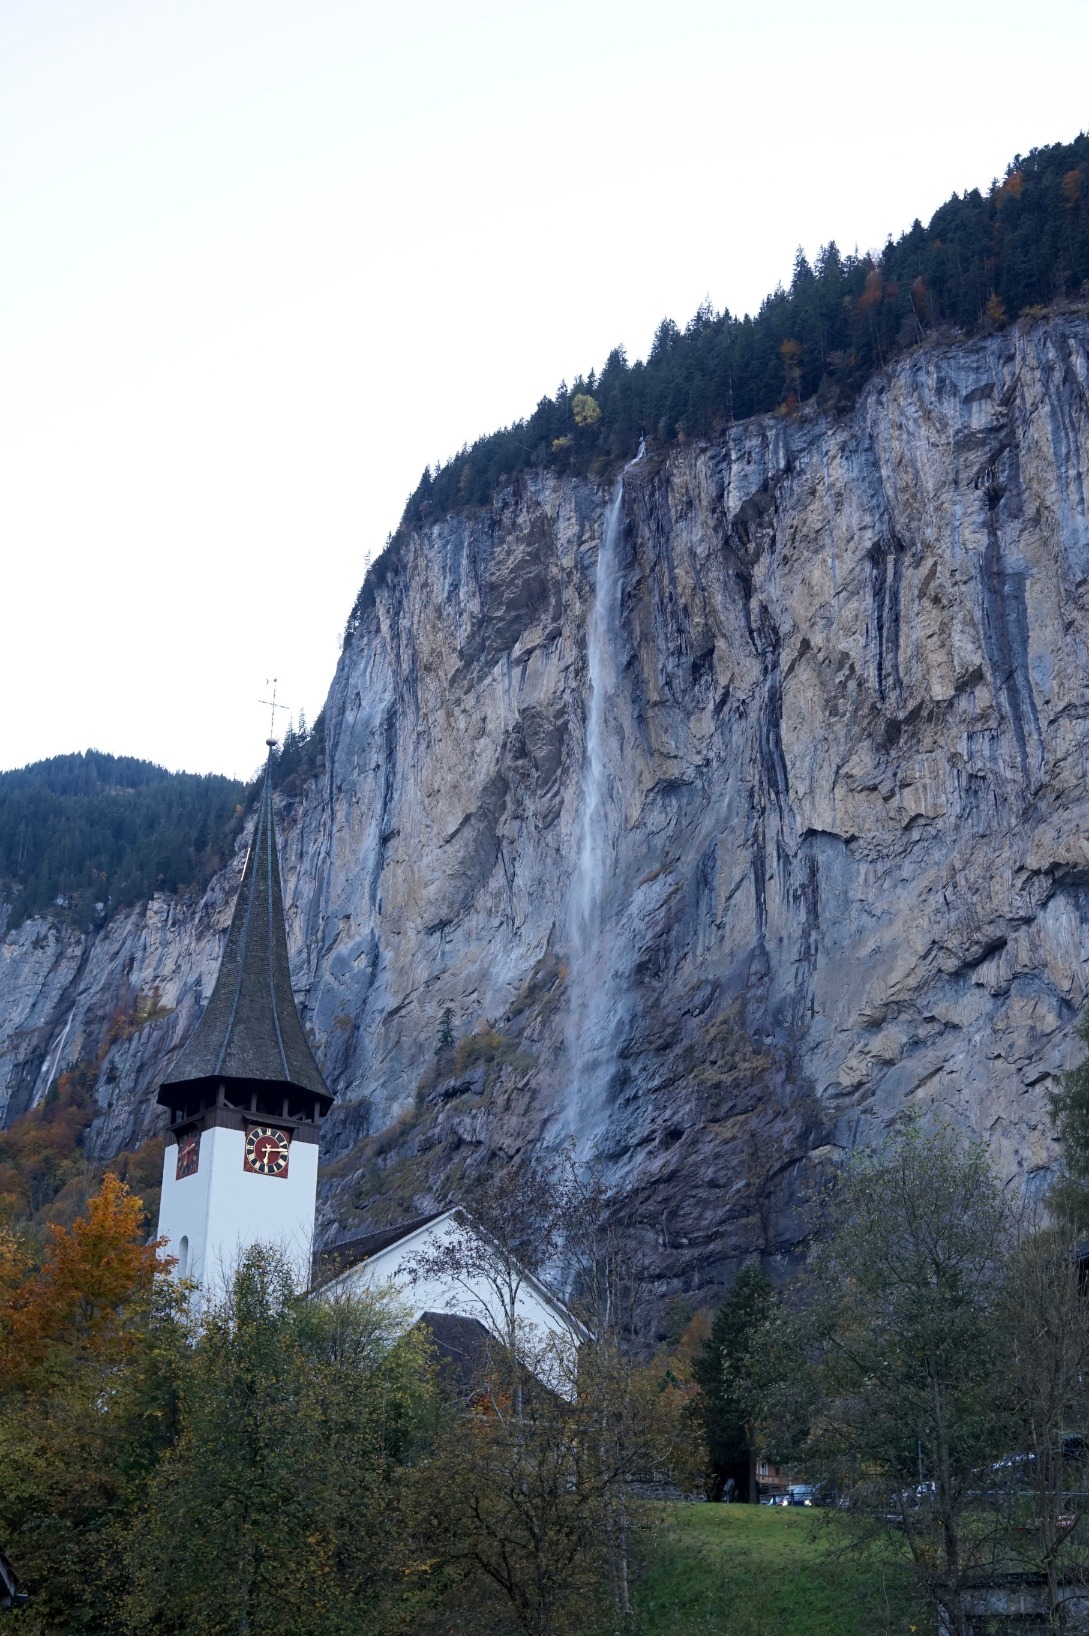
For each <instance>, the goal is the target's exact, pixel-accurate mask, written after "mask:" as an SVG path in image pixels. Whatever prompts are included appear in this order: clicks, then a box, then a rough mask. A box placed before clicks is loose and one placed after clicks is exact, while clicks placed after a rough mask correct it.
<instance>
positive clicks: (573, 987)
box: [563, 439, 646, 1139]
mask: <svg viewBox="0 0 1089 1636" xmlns="http://www.w3.org/2000/svg"><path fill="white" fill-rule="evenodd" d="M645 452H646V449H645V444H644V443H643V441H642V439H640V443H639V452H638V454H637V455H636V456H635V459H634V460H630V461H629V462H628V464H627V465H626V466H625V467H624V471H623V472H621V474H620V476H619V477H618V478H617V480H616V487H615V488H614V489H613V493H612V499H611V500H610V502H609V509H608V511H607V513H606V515H605V524H604V527H603V529H602V531H601V544H600V545H599V547H598V553H597V573H596V576H595V580H594V605H593V609H592V611H591V614H590V620H589V625H588V629H587V638H586V667H587V673H588V681H589V694H588V698H587V701H586V750H585V755H584V759H583V764H582V800H581V813H580V819H579V848H578V858H577V861H576V867H575V876H574V880H573V882H572V887H571V898H570V903H569V909H568V920H569V937H570V948H571V965H570V971H569V975H568V994H569V1004H568V1016H567V1057H568V1077H569V1083H568V1093H567V1106H566V1109H565V1117H564V1120H563V1123H564V1125H565V1126H566V1130H565V1132H564V1134H565V1135H574V1136H575V1137H576V1139H578V1137H579V1135H580V1133H581V1132H582V1131H585V1130H586V1129H587V1125H588V1124H589V1125H590V1126H592V1125H593V1123H594V1114H595V1113H597V1112H600V1103H601V1097H602V1091H603V1086H604V1082H605V1080H606V1079H607V1076H608V1073H609V1070H610V1068H611V1066H612V1061H613V1057H614V1052H615V1043H616V1032H617V1025H618V1022H619V1020H620V1013H621V1007H620V1005H619V1004H618V997H617V995H616V993H615V983H614V981H613V978H612V971H611V959H610V954H611V949H610V940H609V938H608V937H607V935H606V926H605V921H606V909H607V895H608V893H607V888H608V884H609V880H610V876H611V873H612V866H613V863H614V859H615V852H616V844H617V839H618V836H617V826H616V816H615V814H614V813H612V812H610V811H609V810H608V799H607V798H608V754H607V751H608V732H607V722H606V708H607V705H608V701H609V699H610V697H612V696H614V695H615V692H616V682H617V675H618V667H617V650H618V646H619V639H620V563H619V545H620V534H621V525H622V518H623V503H624V474H625V473H626V472H628V471H630V470H631V468H632V467H633V466H636V465H638V463H639V462H640V461H641V460H642V459H643V456H644V454H645Z"/></svg>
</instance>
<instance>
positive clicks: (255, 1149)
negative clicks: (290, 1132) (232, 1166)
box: [245, 1125, 290, 1176]
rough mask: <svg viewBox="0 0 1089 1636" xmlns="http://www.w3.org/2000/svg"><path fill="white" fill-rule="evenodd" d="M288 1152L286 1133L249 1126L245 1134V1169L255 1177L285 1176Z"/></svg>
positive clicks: (259, 1126) (263, 1127)
mask: <svg viewBox="0 0 1089 1636" xmlns="http://www.w3.org/2000/svg"><path fill="white" fill-rule="evenodd" d="M289 1151H290V1143H289V1140H288V1136H287V1132H286V1131H283V1130H274V1129H273V1127H272V1126H271V1125H251V1126H250V1127H249V1129H248V1130H247V1132H246V1161H245V1168H246V1169H247V1170H249V1171H251V1172H252V1173H253V1175H255V1176H286V1175H287V1159H288V1153H289Z"/></svg>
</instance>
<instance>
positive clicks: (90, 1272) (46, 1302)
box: [0, 1172, 173, 1387]
mask: <svg viewBox="0 0 1089 1636" xmlns="http://www.w3.org/2000/svg"><path fill="white" fill-rule="evenodd" d="M142 1219H143V1203H142V1201H141V1200H140V1199H139V1198H137V1197H136V1196H135V1195H134V1194H132V1193H130V1192H129V1190H128V1188H127V1187H126V1186H125V1184H124V1182H122V1181H120V1180H119V1179H118V1177H117V1176H115V1175H114V1174H113V1173H112V1172H107V1174H106V1175H105V1176H104V1177H103V1180H102V1186H101V1188H100V1189H99V1191H98V1192H97V1193H96V1194H95V1195H94V1196H93V1197H92V1198H91V1199H89V1200H88V1202H87V1206H86V1212H85V1214H83V1215H82V1216H80V1217H78V1218H77V1220H76V1221H75V1222H74V1223H73V1224H72V1226H71V1227H57V1226H51V1227H50V1228H49V1229H48V1232H49V1243H48V1247H47V1249H46V1252H45V1256H44V1258H43V1260H42V1264H41V1266H40V1267H38V1268H37V1269H36V1270H35V1269H33V1268H32V1265H31V1260H30V1255H29V1251H28V1250H27V1248H26V1245H25V1244H24V1243H23V1242H22V1241H21V1240H20V1239H19V1238H18V1237H17V1235H16V1234H14V1233H13V1232H11V1231H10V1229H9V1230H6V1231H5V1233H4V1235H3V1237H0V1341H2V1343H3V1345H2V1350H0V1387H2V1386H5V1385H6V1386H10V1385H13V1384H17V1383H18V1382H20V1381H26V1380H27V1379H28V1378H29V1377H30V1376H31V1375H33V1374H34V1372H35V1371H37V1370H38V1369H40V1368H41V1366H42V1365H43V1364H45V1363H46V1362H47V1361H48V1360H49V1358H50V1357H51V1356H52V1355H53V1354H54V1353H55V1352H57V1351H60V1352H62V1353H65V1354H75V1355H77V1356H78V1355H81V1354H87V1353H94V1354H96V1355H101V1354H103V1353H106V1352H113V1353H116V1352H117V1351H119V1350H124V1349H125V1347H126V1346H127V1345H128V1339H129V1334H128V1329H129V1326H128V1323H127V1317H128V1308H129V1307H130V1306H131V1305H132V1303H133V1302H135V1301H139V1300H142V1299H146V1298H147V1296H148V1295H149V1294H150V1291H151V1286H152V1280H153V1279H154V1277H155V1274H156V1273H159V1272H165V1271H166V1270H167V1269H168V1268H169V1267H171V1266H172V1265H173V1259H172V1258H169V1257H163V1256H162V1255H160V1253H159V1252H160V1250H161V1248H162V1245H163V1244H164V1243H165V1240H164V1239H156V1240H155V1241H154V1243H151V1244H146V1243H144V1242H143V1241H142Z"/></svg>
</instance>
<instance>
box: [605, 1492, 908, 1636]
mask: <svg viewBox="0 0 1089 1636" xmlns="http://www.w3.org/2000/svg"><path fill="white" fill-rule="evenodd" d="M646 1557H647V1561H646V1565H645V1567H644V1568H643V1571H642V1573H641V1574H640V1575H639V1578H638V1581H637V1583H636V1585H635V1590H634V1595H633V1601H634V1605H635V1615H636V1617H635V1621H634V1628H635V1631H636V1632H637V1633H638V1636H696V1633H697V1632H700V1633H704V1632H711V1631H715V1632H722V1633H724V1636H910V1632H912V1631H913V1630H915V1629H916V1627H917V1629H918V1633H919V1636H926V1633H927V1632H928V1631H929V1629H930V1624H931V1621H928V1620H927V1619H926V1618H925V1615H924V1616H923V1617H922V1618H919V1617H918V1613H917V1609H915V1608H914V1605H913V1602H912V1598H911V1595H910V1588H909V1584H908V1578H907V1573H906V1570H905V1566H904V1563H903V1560H902V1558H900V1557H899V1556H898V1554H897V1552H896V1550H895V1547H894V1546H892V1545H887V1546H885V1547H883V1548H877V1549H874V1550H870V1551H865V1552H863V1551H862V1550H860V1549H859V1548H858V1547H856V1546H852V1543H851V1540H850V1536H849V1535H848V1533H847V1531H846V1530H845V1528H844V1526H843V1519H842V1517H840V1516H837V1515H836V1514H835V1513H834V1512H825V1511H805V1510H801V1509H798V1510H781V1509H779V1508H774V1509H773V1508H772V1507H770V1506H752V1505H675V1506H670V1507H669V1508H668V1518H667V1520H666V1522H665V1524H664V1525H663V1528H662V1531H661V1533H660V1534H657V1535H653V1534H652V1535H651V1536H650V1537H649V1539H648V1541H647V1550H646Z"/></svg>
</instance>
